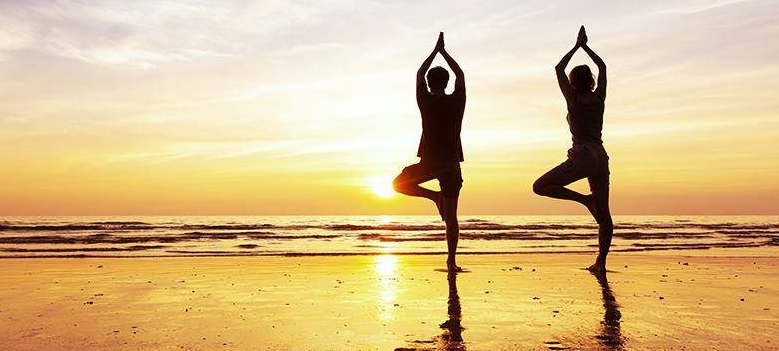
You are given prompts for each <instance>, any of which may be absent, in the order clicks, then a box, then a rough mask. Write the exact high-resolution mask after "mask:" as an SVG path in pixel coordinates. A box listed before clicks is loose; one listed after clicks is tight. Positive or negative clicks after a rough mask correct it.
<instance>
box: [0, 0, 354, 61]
mask: <svg viewBox="0 0 779 351" xmlns="http://www.w3.org/2000/svg"><path fill="white" fill-rule="evenodd" d="M348 8H349V2H346V1H332V0H331V1H316V2H307V1H257V2H244V1H223V2H205V1H181V2H175V1H150V0H137V1H131V2H128V1H116V0H108V1H94V2H79V1H73V0H56V1H33V2H3V3H1V4H0V22H2V23H3V28H2V29H0V55H2V56H6V57H7V56H10V55H13V54H14V52H18V51H24V50H29V51H34V52H41V53H44V54H47V55H52V56H56V57H64V58H69V59H74V60H79V61H83V62H86V63H90V64H103V65H110V66H129V67H139V68H153V67H156V66H158V65H159V64H162V63H166V62H177V61H187V60H195V59H198V58H207V57H231V56H236V55H243V54H247V53H251V52H254V51H255V50H261V49H264V48H267V46H273V45H277V44H279V43H278V40H279V39H283V37H284V35H285V33H288V32H291V31H294V30H295V29H297V28H305V27H308V26H312V25H314V24H316V23H318V22H319V21H321V20H322V19H323V18H324V17H325V16H326V15H327V14H329V13H333V12H336V11H343V10H345V9H348ZM306 48H307V49H306ZM323 48H324V47H321V45H320V47H317V46H305V45H304V46H301V47H300V48H299V49H298V50H299V52H300V53H305V52H312V51H310V50H314V51H316V50H321V49H323ZM289 52H290V53H294V52H295V51H294V50H291V51H289Z"/></svg>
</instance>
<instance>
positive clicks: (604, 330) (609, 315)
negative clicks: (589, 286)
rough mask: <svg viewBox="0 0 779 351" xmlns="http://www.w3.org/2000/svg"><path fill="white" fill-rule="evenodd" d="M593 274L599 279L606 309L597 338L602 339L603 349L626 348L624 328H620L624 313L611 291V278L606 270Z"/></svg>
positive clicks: (614, 350) (610, 350)
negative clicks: (620, 310) (621, 311)
mask: <svg viewBox="0 0 779 351" xmlns="http://www.w3.org/2000/svg"><path fill="white" fill-rule="evenodd" d="M593 275H594V276H595V278H596V279H598V284H599V285H600V289H601V294H602V299H603V308H604V310H605V313H604V314H603V321H602V322H601V328H600V330H599V333H598V335H597V336H596V338H597V339H598V340H599V341H600V345H601V349H602V350H609V351H612V350H613V351H616V350H624V346H625V339H624V338H623V337H622V330H621V328H620V319H621V318H622V314H621V313H620V312H619V304H618V303H617V299H616V298H615V297H614V293H613V292H612V291H611V286H610V285H609V279H608V277H607V276H606V273H605V272H604V273H599V274H597V273H596V274H593Z"/></svg>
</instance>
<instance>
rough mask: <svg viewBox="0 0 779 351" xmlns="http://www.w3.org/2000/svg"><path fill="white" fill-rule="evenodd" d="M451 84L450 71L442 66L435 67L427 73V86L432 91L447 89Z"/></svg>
mask: <svg viewBox="0 0 779 351" xmlns="http://www.w3.org/2000/svg"><path fill="white" fill-rule="evenodd" d="M448 83H449V71H447V70H446V69H445V68H443V67H441V66H435V67H433V68H431V69H430V70H429V71H427V86H428V87H430V90H433V89H446V84H448Z"/></svg>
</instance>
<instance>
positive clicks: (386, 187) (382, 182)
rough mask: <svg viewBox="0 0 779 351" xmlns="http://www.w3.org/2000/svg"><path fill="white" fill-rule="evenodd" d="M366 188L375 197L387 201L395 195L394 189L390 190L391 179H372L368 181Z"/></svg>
mask: <svg viewBox="0 0 779 351" xmlns="http://www.w3.org/2000/svg"><path fill="white" fill-rule="evenodd" d="M368 186H369V187H370V189H371V191H372V192H373V193H374V194H376V196H378V197H380V198H382V199H387V198H390V197H392V196H394V195H395V189H392V178H391V177H373V178H370V179H368Z"/></svg>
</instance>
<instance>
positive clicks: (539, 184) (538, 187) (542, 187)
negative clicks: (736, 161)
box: [533, 178, 548, 195]
mask: <svg viewBox="0 0 779 351" xmlns="http://www.w3.org/2000/svg"><path fill="white" fill-rule="evenodd" d="M546 189H547V184H546V182H544V181H543V180H541V178H538V179H537V180H536V181H535V182H533V192H534V193H536V195H546V194H547V192H548V191H547V190H546Z"/></svg>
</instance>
